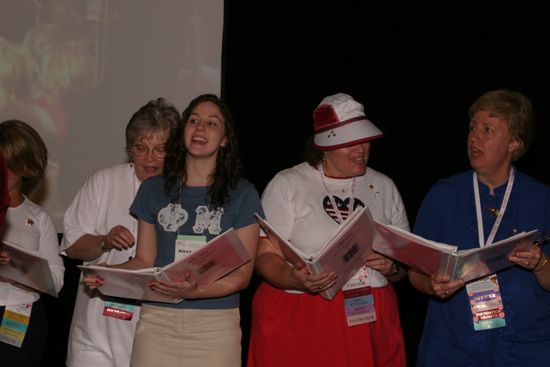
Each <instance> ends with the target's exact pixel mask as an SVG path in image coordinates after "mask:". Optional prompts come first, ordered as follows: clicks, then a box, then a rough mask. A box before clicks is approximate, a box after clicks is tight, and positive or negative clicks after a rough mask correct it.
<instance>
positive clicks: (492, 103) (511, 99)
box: [469, 89, 535, 161]
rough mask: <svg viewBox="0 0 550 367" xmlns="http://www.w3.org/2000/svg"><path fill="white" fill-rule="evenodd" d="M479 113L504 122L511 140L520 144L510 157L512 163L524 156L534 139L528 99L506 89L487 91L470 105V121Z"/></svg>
mask: <svg viewBox="0 0 550 367" xmlns="http://www.w3.org/2000/svg"><path fill="white" fill-rule="evenodd" d="M479 111H487V112H489V113H490V114H491V115H493V116H496V117H500V118H502V119H504V120H505V121H506V124H507V125H508V130H509V131H510V135H512V139H514V140H516V141H518V142H519V143H520V147H519V149H518V150H517V151H516V152H514V155H513V156H512V159H513V160H514V161H515V160H517V159H518V158H520V157H521V156H522V155H523V154H525V152H526V151H527V149H529V146H530V145H531V143H532V142H533V139H534V137H535V123H534V117H533V105H532V103H531V101H530V100H529V98H527V97H525V96H524V95H523V94H521V93H518V92H515V91H513V90H508V89H499V90H493V91H489V92H486V93H484V94H483V95H482V96H481V97H479V98H478V99H477V100H476V101H475V102H474V103H473V104H472V106H471V107H470V112H469V117H470V119H471V118H472V117H473V116H474V115H475V114H476V113H477V112H479Z"/></svg>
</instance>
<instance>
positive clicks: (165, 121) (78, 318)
mask: <svg viewBox="0 0 550 367" xmlns="http://www.w3.org/2000/svg"><path fill="white" fill-rule="evenodd" d="M179 119H180V117H179V112H178V111H177V109H176V108H175V107H174V106H172V105H171V104H170V103H168V102H167V101H165V100H164V99H163V98H157V99H155V100H151V101H150V102H148V103H147V104H145V105H144V106H143V107H141V108H140V109H139V110H138V111H137V112H136V113H134V115H133V116H132V118H131V119H130V121H129V122H128V125H127V127H126V151H127V152H128V156H129V158H130V162H129V163H126V164H120V165H116V166H112V167H107V168H103V169H100V170H99V171H97V172H95V173H94V174H93V175H92V176H91V177H90V178H89V179H88V180H87V181H86V182H85V183H84V185H83V186H82V188H81V189H80V191H79V192H78V193H77V195H76V197H75V198H74V200H73V202H72V203H71V205H70V206H69V208H68V209H67V211H66V212H65V219H64V227H65V233H64V237H63V242H62V245H61V249H62V251H63V252H64V253H65V254H66V255H67V256H69V257H71V258H75V259H80V260H84V263H85V264H100V263H105V264H119V263H122V262H125V261H127V260H128V259H129V258H132V257H133V256H134V254H135V246H134V244H135V243H136V237H137V221H136V219H135V218H134V217H133V216H131V215H130V213H129V208H130V204H131V203H132V201H133V200H134V197H135V196H136V193H137V190H138V188H139V186H140V185H141V183H142V182H143V181H144V180H145V179H147V178H149V177H152V176H156V175H159V174H161V173H162V169H163V165H164V158H165V156H166V150H165V144H166V141H167V139H168V137H169V136H170V134H171V132H172V129H174V128H175V127H176V125H177V124H178V122H179ZM139 310H140V307H139V304H136V303H129V302H128V301H127V300H124V301H121V300H118V299H112V298H108V297H105V296H103V295H101V294H100V293H99V292H97V291H96V290H90V289H88V288H87V287H86V286H85V285H84V284H82V283H81V284H80V285H79V289H78V293H77V298H76V305H75V309H74V314H73V320H72V324H71V331H70V336H69V346H68V354H67V366H69V367H71V366H90V367H91V366H94V367H95V366H113V367H115V366H116V367H119V366H124V367H125V366H128V365H129V364H130V354H131V352H132V342H133V339H134V332H135V327H136V323H137V320H138V319H139Z"/></svg>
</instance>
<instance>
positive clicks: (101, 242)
mask: <svg viewBox="0 0 550 367" xmlns="http://www.w3.org/2000/svg"><path fill="white" fill-rule="evenodd" d="M97 246H98V247H99V248H100V249H101V251H103V252H107V251H110V250H111V248H110V247H109V246H107V243H106V242H105V237H101V238H100V239H99V241H98V242H97Z"/></svg>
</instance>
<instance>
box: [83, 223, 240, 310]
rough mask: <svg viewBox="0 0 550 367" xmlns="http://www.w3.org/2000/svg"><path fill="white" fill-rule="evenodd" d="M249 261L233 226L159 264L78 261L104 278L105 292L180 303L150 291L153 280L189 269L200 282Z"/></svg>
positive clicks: (171, 278)
mask: <svg viewBox="0 0 550 367" xmlns="http://www.w3.org/2000/svg"><path fill="white" fill-rule="evenodd" d="M249 261H250V255H249V253H248V251H247V250H246V248H245V247H244V244H243V243H242V242H241V240H240V239H239V237H238V236H237V233H236V232H235V230H234V229H233V228H231V229H229V230H227V231H225V232H224V233H222V234H220V235H219V236H217V237H215V238H213V239H212V240H211V241H209V242H207V243H206V244H204V245H203V246H202V247H200V248H199V249H198V250H196V251H195V252H193V253H192V254H190V255H188V256H186V257H184V258H182V259H179V260H177V261H174V262H172V263H170V264H168V265H166V266H163V267H161V268H156V267H155V268H146V269H139V270H126V269H117V268H107V267H104V266H99V265H80V266H79V268H80V269H81V270H82V271H83V272H84V273H85V274H95V275H97V276H100V277H101V278H103V280H104V284H103V285H102V286H101V287H99V288H98V289H99V291H100V292H101V293H103V294H104V295H107V296H113V297H121V298H131V299H137V300H144V301H156V302H169V303H179V302H181V301H182V299H174V298H170V297H166V296H163V295H160V294H157V293H155V292H153V291H152V290H151V288H150V286H149V284H150V283H151V282H152V281H154V280H167V281H174V282H177V281H183V280H184V279H185V275H186V274H187V273H189V272H190V273H192V276H194V277H195V279H196V280H197V282H198V284H199V285H204V284H207V283H211V282H214V281H216V280H218V279H220V278H222V277H223V276H225V275H227V274H229V273H230V272H232V271H233V270H235V269H237V268H239V267H241V266H242V265H244V264H246V263H247V262H249Z"/></svg>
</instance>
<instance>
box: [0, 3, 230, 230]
mask: <svg viewBox="0 0 550 367" xmlns="http://www.w3.org/2000/svg"><path fill="white" fill-rule="evenodd" d="M222 30H223V0H209V1H200V0H186V1H180V0H158V1H150V0H117V1H111V0H78V1H75V0H2V1H1V2H0V120H7V119H19V120H23V121H27V122H28V123H29V124H30V125H31V126H32V127H33V128H34V129H36V130H37V131H38V133H39V134H40V136H42V138H43V139H44V141H45V142H46V145H47V146H48V150H49V152H50V156H49V159H50V160H49V164H48V168H47V170H46V179H45V180H44V181H43V184H42V185H41V186H39V187H38V188H37V190H35V192H33V194H32V195H31V199H32V200H33V201H35V202H37V203H39V204H40V205H41V206H43V207H45V208H46V209H47V210H48V211H49V212H50V214H51V216H52V218H53V220H54V222H55V224H56V226H57V229H58V230H59V231H62V228H61V227H62V225H61V224H62V219H63V214H64V210H65V208H66V207H67V205H68V204H69V203H70V202H71V200H72V198H73V196H74V195H75V194H76V191H77V190H78V188H79V187H80V186H81V185H82V182H83V181H84V180H85V178H86V177H88V176H89V175H90V174H91V173H92V172H93V171H94V170H96V169H98V168H100V167H105V166H109V165H113V164H118V163H123V162H124V161H125V159H126V151H125V149H124V147H123V146H120V141H121V138H122V137H124V127H125V125H126V121H127V116H128V115H129V114H130V113H131V112H132V111H135V109H136V108H137V107H138V106H141V105H143V104H144V103H145V102H146V101H149V100H150V99H152V98H155V97H158V96H162V97H164V98H166V99H168V100H171V101H174V103H175V104H176V106H184V105H186V104H187V103H188V102H189V101H190V100H191V99H192V98H193V97H194V96H196V95H198V94H202V93H205V92H209V93H214V94H219V93H220V85H221V71H220V70H221V49H222V47H221V44H222Z"/></svg>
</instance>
